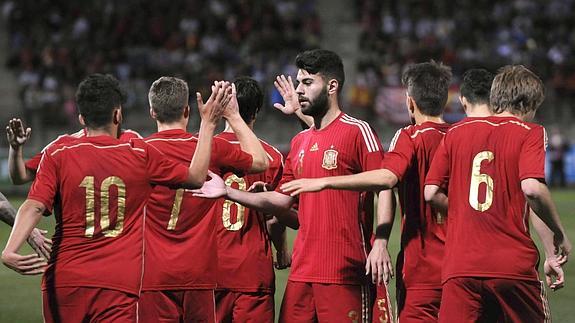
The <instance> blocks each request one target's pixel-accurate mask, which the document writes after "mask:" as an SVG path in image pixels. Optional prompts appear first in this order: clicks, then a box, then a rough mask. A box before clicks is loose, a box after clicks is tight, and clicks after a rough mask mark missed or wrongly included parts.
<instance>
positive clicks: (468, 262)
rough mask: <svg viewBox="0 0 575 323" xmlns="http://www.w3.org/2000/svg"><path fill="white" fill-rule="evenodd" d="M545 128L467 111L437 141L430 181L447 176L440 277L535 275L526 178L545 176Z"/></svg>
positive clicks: (535, 255)
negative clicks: (470, 115) (468, 115)
mask: <svg viewBox="0 0 575 323" xmlns="http://www.w3.org/2000/svg"><path fill="white" fill-rule="evenodd" d="M545 145H546V135H545V129H544V128H543V127H541V126H540V125H537V124H533V123H528V122H524V121H521V120H520V119H517V118H514V117H496V116H491V117H487V118H466V119H464V120H462V121H461V122H459V123H457V124H455V125H453V126H452V127H451V129H450V130H449V131H448V132H447V134H446V135H445V138H444V142H443V143H442V144H441V145H440V147H439V148H438V150H437V152H436V154H435V157H434V159H433V162H432V165H431V169H430V171H429V174H428V175H427V179H426V182H425V183H426V184H433V185H442V184H443V183H444V182H446V181H447V180H448V181H449V188H448V197H449V209H448V215H447V216H448V218H449V226H448V228H447V230H448V231H447V236H448V239H447V241H446V245H445V258H444V266H443V273H442V279H443V281H444V282H445V281H446V280H448V279H449V278H453V277H464V276H471V277H496V278H510V279H526V280H538V276H537V263H538V260H539V255H538V251H537V248H536V247H535V244H534V243H533V240H531V236H530V234H529V217H528V215H529V208H528V206H527V203H526V200H525V196H524V194H523V191H522V190H521V181H522V180H524V179H527V178H535V179H538V180H544V178H545V171H544V165H545Z"/></svg>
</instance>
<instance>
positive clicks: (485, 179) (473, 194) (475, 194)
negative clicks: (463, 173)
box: [469, 150, 494, 212]
mask: <svg viewBox="0 0 575 323" xmlns="http://www.w3.org/2000/svg"><path fill="white" fill-rule="evenodd" d="M493 158H494V155H493V153H492V152H490V151H487V150H486V151H482V152H480V153H478V154H477V155H475V157H474V158H473V165H472V168H471V183H470V185H469V204H470V205H471V207H472V208H474V209H475V210H477V211H479V212H485V211H487V210H488V209H489V208H490V207H491V203H493V178H491V176H489V175H487V174H482V173H481V163H482V162H483V161H484V160H488V161H492V160H493ZM481 183H485V185H487V188H486V189H485V202H483V203H480V202H479V185H481Z"/></svg>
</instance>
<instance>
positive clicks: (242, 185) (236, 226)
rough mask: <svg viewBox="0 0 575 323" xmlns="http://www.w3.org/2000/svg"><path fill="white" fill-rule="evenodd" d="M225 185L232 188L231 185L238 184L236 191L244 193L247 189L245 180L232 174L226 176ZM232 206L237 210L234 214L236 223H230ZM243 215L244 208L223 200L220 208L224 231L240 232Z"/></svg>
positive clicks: (242, 224)
mask: <svg viewBox="0 0 575 323" xmlns="http://www.w3.org/2000/svg"><path fill="white" fill-rule="evenodd" d="M225 183H226V185H227V186H232V184H233V183H236V184H238V189H239V190H242V191H245V190H246V189H247V183H246V180H245V179H243V178H242V177H238V176H236V175H234V174H232V175H230V176H228V177H227V178H226V181H225ZM234 205H235V207H236V210H237V213H236V214H237V216H236V222H234V223H232V220H231V214H232V206H234ZM245 213H246V208H245V207H244V206H243V205H241V204H239V203H237V202H232V201H230V200H225V201H224V205H223V208H222V222H223V224H224V228H226V230H228V231H238V230H240V229H241V228H242V227H243V226H244V220H245V218H244V217H245Z"/></svg>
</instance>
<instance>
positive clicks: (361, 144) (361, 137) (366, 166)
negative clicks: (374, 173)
mask: <svg viewBox="0 0 575 323" xmlns="http://www.w3.org/2000/svg"><path fill="white" fill-rule="evenodd" d="M356 147H357V149H358V154H359V161H360V169H359V171H360V172H365V171H369V170H374V169H379V168H380V167H381V161H382V159H383V147H382V146H381V142H380V141H379V138H378V137H377V134H376V133H375V131H373V129H372V128H371V127H365V129H364V128H362V129H361V131H360V132H359V133H358V135H357V137H356Z"/></svg>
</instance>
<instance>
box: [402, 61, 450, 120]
mask: <svg viewBox="0 0 575 323" xmlns="http://www.w3.org/2000/svg"><path fill="white" fill-rule="evenodd" d="M401 81H402V83H403V85H404V86H406V87H407V93H408V94H409V96H411V97H412V98H413V100H415V103H416V104H417V107H418V108H419V110H420V111H421V113H423V114H425V115H427V116H438V115H441V113H443V110H444V109H445V104H446V103H447V97H448V92H449V83H450V82H451V68H450V67H449V66H445V65H443V64H442V63H437V62H435V61H430V62H426V63H419V64H412V65H409V66H408V67H407V68H406V70H405V71H404V72H403V75H402V77H401Z"/></svg>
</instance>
